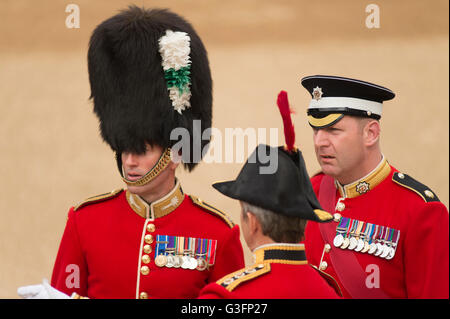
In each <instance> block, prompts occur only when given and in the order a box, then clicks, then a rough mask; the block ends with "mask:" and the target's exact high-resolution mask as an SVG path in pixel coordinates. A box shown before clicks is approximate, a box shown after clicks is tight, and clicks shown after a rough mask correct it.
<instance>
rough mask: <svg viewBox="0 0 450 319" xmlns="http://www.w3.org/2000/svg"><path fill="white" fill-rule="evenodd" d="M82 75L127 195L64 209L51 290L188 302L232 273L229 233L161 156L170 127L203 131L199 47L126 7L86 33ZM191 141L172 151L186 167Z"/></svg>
mask: <svg viewBox="0 0 450 319" xmlns="http://www.w3.org/2000/svg"><path fill="white" fill-rule="evenodd" d="M88 66H89V79H90V84H91V97H92V99H93V102H94V111H95V113H96V115H97V116H98V118H99V120H100V130H101V134H102V137H103V139H104V140H105V141H106V142H107V143H108V144H109V145H110V146H111V148H112V149H113V151H114V152H115V153H116V160H117V164H118V168H119V171H120V173H121V175H122V178H123V181H124V182H125V183H126V184H127V189H120V190H116V191H112V192H110V193H107V194H103V195H99V196H94V197H92V198H89V199H87V200H86V201H84V202H82V203H80V204H79V205H77V206H75V207H73V208H71V209H70V211H69V215H68V220H67V225H66V228H65V231H64V234H63V237H62V240H61V243H60V247H59V251H58V255H57V258H56V261H55V265H54V269H53V275H52V280H51V286H52V287H53V288H56V289H57V290H59V291H61V292H63V293H65V294H67V295H71V296H82V297H88V298H141V299H147V298H195V297H197V296H198V293H199V291H200V290H201V289H202V288H203V286H205V285H206V284H207V283H209V282H215V281H216V280H218V279H219V278H221V277H223V276H224V275H226V274H228V273H230V272H233V271H235V270H237V269H239V268H242V267H243V266H244V256H243V250H242V246H241V243H240V239H239V227H238V226H237V225H236V226H235V225H234V224H233V223H232V221H231V220H230V219H229V218H228V217H227V216H226V215H225V214H224V213H222V212H221V211H219V210H217V209H216V208H214V207H212V206H210V205H208V204H207V203H205V202H203V201H202V200H200V199H199V198H196V197H195V196H189V195H187V194H185V193H184V191H183V190H182V188H181V186H180V182H179V181H178V180H177V179H176V177H175V170H176V168H177V166H178V163H179V161H177V160H175V159H173V157H171V148H172V147H173V146H174V144H175V143H179V142H180V141H178V140H176V139H175V140H173V139H171V136H170V135H171V134H170V133H171V131H172V130H173V129H177V128H178V129H184V130H185V131H187V132H189V134H190V136H191V137H192V135H193V129H194V128H193V127H194V124H193V121H197V123H199V124H200V127H201V129H205V128H208V127H210V126H211V112H212V92H211V87H212V83H211V75H210V69H209V64H208V59H207V53H206V50H205V48H204V47H203V44H202V42H201V40H200V38H199V37H198V35H197V34H196V32H195V31H194V29H193V28H192V27H191V25H190V24H189V23H188V22H187V21H185V20H184V19H183V18H181V17H180V16H178V15H176V14H174V13H171V12H170V11H167V10H146V9H141V8H137V7H130V8H129V9H128V10H125V11H122V12H121V13H119V14H117V15H116V16H113V17H111V18H109V19H107V20H106V21H104V22H103V23H101V24H100V25H99V26H98V27H97V28H96V29H95V31H94V33H93V35H92V37H91V40H90V47H89V53H88ZM188 142H190V141H188ZM208 142H209V141H204V140H203V141H202V143H203V144H205V143H208ZM195 143H198V141H195V140H194V141H193V143H189V144H187V145H186V144H182V147H181V149H180V152H177V153H176V154H175V155H177V158H178V159H179V157H181V158H182V162H183V164H184V166H185V167H186V168H187V169H189V170H192V169H193V168H194V167H195V165H196V164H197V162H198V160H197V161H195V156H196V155H195V154H194V151H195V147H198V146H199V145H196V144H195ZM193 159H194V160H193Z"/></svg>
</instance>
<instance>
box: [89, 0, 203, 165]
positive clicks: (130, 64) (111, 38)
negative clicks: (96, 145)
mask: <svg viewBox="0 0 450 319" xmlns="http://www.w3.org/2000/svg"><path fill="white" fill-rule="evenodd" d="M174 50H175V51H176V50H181V51H182V52H185V54H186V57H184V59H183V58H181V59H179V61H175V62H173V61H172V62H171V58H172V60H173V59H175V60H176V57H175V58H174V57H173V56H174V55H177V54H178V53H176V52H175V54H173V52H174ZM183 50H184V51H183ZM171 55H172V56H171ZM171 63H172V65H171ZM174 65H176V66H175V67H174ZM88 69H89V81H90V85H91V98H92V99H93V102H94V112H95V114H96V115H97V116H98V118H99V120H100V132H101V136H102V138H103V139H104V141H105V142H106V143H108V144H109V145H110V146H111V148H112V149H113V150H114V151H115V152H116V155H117V158H118V160H119V161H120V154H121V153H122V152H124V151H129V152H135V153H144V152H145V144H146V143H149V144H151V145H155V144H156V145H159V146H161V147H163V148H164V149H167V148H170V147H172V146H173V145H174V144H175V143H177V142H178V141H179V139H180V138H181V135H176V136H175V138H177V139H175V140H171V139H170V134H171V132H172V130H173V129H175V128H182V129H186V130H187V132H189V138H190V149H191V152H190V156H191V160H190V161H185V162H184V165H185V167H186V168H187V169H189V170H192V169H193V168H194V167H195V166H196V165H197V163H195V162H194V161H193V160H192V158H193V151H192V150H193V148H194V143H201V148H202V149H203V147H204V146H205V145H206V144H208V143H209V140H201V141H196V140H195V141H194V140H193V139H192V137H193V129H194V125H198V127H199V128H200V130H201V132H203V130H205V129H206V128H209V127H211V119H212V81H211V72H210V68H209V62H208V57H207V52H206V50H205V47H204V45H203V43H202V41H201V39H200V37H199V36H198V35H197V33H196V32H195V30H194V29H193V27H192V26H191V25H190V24H189V23H188V22H187V21H186V20H185V19H183V18H182V17H180V16H179V15H177V14H175V13H173V12H170V11H169V10H166V9H143V8H138V7H136V6H130V7H129V8H128V9H127V10H124V11H121V12H120V13H119V14H117V15H115V16H113V17H111V18H109V19H107V20H105V21H104V22H102V23H101V24H100V25H99V26H97V28H96V29H95V30H94V32H93V34H92V37H91V39H90V43H89V52H88ZM194 120H199V121H197V122H196V124H194ZM197 148H198V147H197ZM119 161H118V164H119V169H120V166H121V163H120V162H119Z"/></svg>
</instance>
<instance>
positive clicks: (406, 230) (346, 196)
mask: <svg viewBox="0 0 450 319" xmlns="http://www.w3.org/2000/svg"><path fill="white" fill-rule="evenodd" d="M324 176H325V175H324V174H322V173H321V174H318V175H316V176H314V177H313V178H312V179H311V182H312V185H313V188H314V191H315V193H316V195H317V197H318V198H319V200H320V201H321V205H322V206H323V208H324V209H326V208H325V206H326V205H327V203H326V201H327V200H330V199H329V198H328V199H324V198H323V196H321V190H322V188H325V186H324V185H325V184H324V183H322V180H323V178H324ZM327 178H329V177H327ZM331 183H333V182H331ZM334 185H335V186H334V187H335V188H332V189H331V190H332V193H333V194H332V195H335V199H334V201H333V202H332V203H331V205H332V206H331V207H335V211H334V212H331V213H339V214H341V215H342V217H348V218H350V219H352V220H359V221H363V222H365V223H371V224H375V225H380V226H385V227H389V228H391V229H395V230H399V231H400V236H399V241H398V244H397V249H396V252H395V255H394V257H393V258H392V259H386V258H381V257H380V256H378V257H377V256H375V255H374V254H369V253H367V252H365V253H363V252H357V251H355V250H350V251H349V250H348V249H347V252H345V253H346V254H347V257H345V256H344V259H343V262H342V263H343V265H341V266H343V270H344V271H343V272H347V274H343V273H342V272H341V273H339V272H338V271H336V269H335V268H336V267H335V265H333V262H332V258H331V256H330V254H331V252H332V251H333V250H340V249H341V248H340V247H335V246H334V245H333V242H331V241H330V242H328V241H327V242H326V241H324V239H323V238H322V236H321V232H320V229H319V225H318V224H317V223H308V224H307V227H306V232H305V247H306V254H307V258H308V260H309V261H310V262H311V263H312V264H315V265H318V266H320V268H321V269H322V270H324V271H325V272H327V273H328V274H330V275H331V276H333V277H334V278H336V280H338V282H339V285H340V287H341V288H342V291H343V294H344V297H346V298H372V297H371V296H370V292H371V291H372V292H375V291H376V290H377V289H381V291H380V292H381V295H384V296H385V297H384V298H448V297H449V237H448V236H449V214H448V210H447V209H446V207H445V206H444V205H443V204H442V203H441V202H439V200H438V199H437V196H436V195H435V194H434V193H433V192H431V191H430V190H429V189H428V188H427V187H426V186H424V185H422V184H420V183H419V182H417V181H415V180H413V179H412V178H411V177H409V176H407V175H406V174H402V173H399V172H398V171H397V170H396V169H395V168H393V167H391V166H390V165H389V164H388V163H387V162H386V161H385V160H384V161H383V162H382V163H381V164H380V165H379V166H378V167H377V168H376V169H375V170H374V171H373V172H372V173H371V174H369V175H368V176H366V177H365V178H363V179H361V180H359V181H356V182H355V183H352V184H350V185H346V186H345V187H342V186H340V185H339V184H338V183H335V184H334ZM336 188H337V189H336ZM322 195H323V194H322ZM332 197H333V196H332ZM332 223H333V224H334V234H333V235H332V237H333V238H334V236H335V235H336V233H335V229H336V227H337V226H338V223H337V222H332ZM320 227H323V226H320ZM332 231H333V230H332ZM326 244H328V245H327V248H328V249H324V247H325V245H326ZM349 254H350V255H352V258H353V256H354V257H356V258H355V259H354V261H356V262H351V261H350V259H351V258H348V257H349V256H350V255H349ZM349 272H350V277H351V275H352V273H355V272H364V274H365V275H366V277H365V280H364V282H358V283H356V284H357V285H359V286H360V287H363V288H369V289H365V292H364V293H361V294H360V293H358V292H357V293H354V294H353V295H352V294H351V293H350V292H349V291H348V290H347V288H346V286H348V285H349V284H350V285H354V284H355V283H354V282H353V283H349V282H345V278H348V275H349ZM357 290H358V289H356V291H357ZM363 290H364V289H363ZM353 291H355V290H354V289H353ZM361 291H362V290H361ZM375 296H378V297H375V298H379V296H380V295H379V294H375Z"/></svg>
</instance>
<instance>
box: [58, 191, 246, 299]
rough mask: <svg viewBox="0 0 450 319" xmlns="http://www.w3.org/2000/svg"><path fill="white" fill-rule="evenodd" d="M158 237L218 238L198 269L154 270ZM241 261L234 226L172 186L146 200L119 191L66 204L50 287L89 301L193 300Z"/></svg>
mask: <svg viewBox="0 0 450 319" xmlns="http://www.w3.org/2000/svg"><path fill="white" fill-rule="evenodd" d="M157 235H168V236H177V237H184V238H188V237H190V238H201V239H209V240H217V247H216V250H215V262H214V264H213V265H211V266H209V268H208V269H206V270H203V271H200V270H197V269H194V270H191V269H183V268H181V267H180V268H175V267H172V268H168V267H159V266H157V265H156V264H155V262H154V260H155V248H156V244H157V243H156V238H157ZM213 253H214V252H213ZM243 266H244V255H243V250H242V246H241V243H240V240H239V227H238V226H237V225H236V226H234V225H233V224H232V222H231V221H230V220H229V219H228V218H227V217H226V216H225V215H224V214H223V213H222V212H220V211H218V210H216V209H215V208H213V207H211V206H209V205H208V204H206V203H203V202H202V201H201V200H199V199H197V198H195V197H193V196H187V195H185V194H183V192H182V190H181V188H180V186H179V184H178V183H177V186H176V187H175V188H174V189H173V190H172V191H171V193H170V194H168V195H167V196H165V197H164V198H162V199H160V200H158V201H157V202H154V203H152V204H151V205H148V204H146V203H145V202H144V201H143V200H142V199H140V197H139V196H137V195H133V194H131V193H129V192H128V191H122V190H120V191H115V192H112V193H111V194H107V195H103V196H97V197H94V198H91V199H88V200H87V201H86V202H84V203H82V204H81V205H79V206H78V207H76V208H71V209H70V211H69V216H68V220H67V225H66V228H65V231H64V234H63V237H62V240H61V244H60V247H59V251H58V255H57V258H56V262H55V266H54V269H53V275H52V281H51V285H52V286H53V287H55V288H56V289H58V290H60V291H62V292H65V293H67V294H69V295H70V294H72V292H76V293H77V294H79V295H81V296H87V297H89V298H196V297H197V296H198V293H199V291H200V290H201V289H202V287H203V286H205V285H206V284H207V283H209V282H214V281H216V280H218V279H219V278H221V277H223V276H224V275H226V274H228V273H230V272H233V271H235V270H237V269H239V268H241V267H243Z"/></svg>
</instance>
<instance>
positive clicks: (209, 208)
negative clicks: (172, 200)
mask: <svg viewBox="0 0 450 319" xmlns="http://www.w3.org/2000/svg"><path fill="white" fill-rule="evenodd" d="M189 198H190V199H191V200H192V202H193V203H194V204H196V205H198V206H200V207H203V208H204V209H206V210H207V211H208V212H210V213H212V214H214V215H216V216H218V217H220V218H222V220H223V221H224V222H225V223H227V225H228V226H230V228H233V227H234V223H233V221H232V220H231V218H230V217H228V215H227V214H225V213H224V212H222V211H221V210H218V209H217V208H215V207H213V206H211V205H209V204H208V203H205V202H204V201H202V200H201V199H200V198H198V197H196V196H193V195H189Z"/></svg>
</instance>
